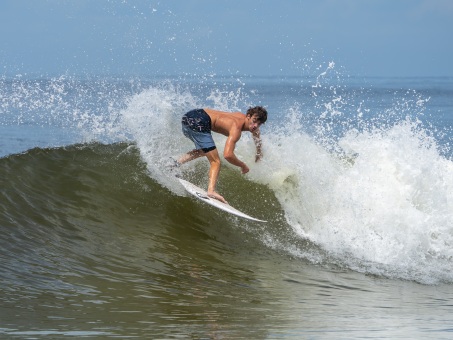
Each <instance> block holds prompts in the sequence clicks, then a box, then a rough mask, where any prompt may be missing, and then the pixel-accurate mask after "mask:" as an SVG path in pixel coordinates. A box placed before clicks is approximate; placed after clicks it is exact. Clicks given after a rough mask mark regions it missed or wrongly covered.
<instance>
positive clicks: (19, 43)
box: [0, 0, 453, 77]
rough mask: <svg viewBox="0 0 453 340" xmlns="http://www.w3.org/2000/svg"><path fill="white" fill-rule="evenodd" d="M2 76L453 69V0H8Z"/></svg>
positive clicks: (3, 14) (1, 4) (0, 6)
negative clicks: (329, 69)
mask: <svg viewBox="0 0 453 340" xmlns="http://www.w3.org/2000/svg"><path fill="white" fill-rule="evenodd" d="M0 28H1V31H2V34H1V35H0V46H1V47H0V67H1V68H2V70H0V74H3V75H8V76H16V75H20V74H34V75H52V76H56V75H62V74H75V75H78V74H96V75H134V76H155V75H163V76H169V75H206V76H211V75H236V74H237V75H258V76H307V75H313V74H319V69H322V68H323V67H325V66H326V65H329V64H330V65H333V64H334V65H335V67H336V69H337V70H341V72H342V73H343V74H345V75H348V76H362V77H366V76H370V77H374V76H378V77H379V76H383V77H415V76H449V77H452V76H453V43H452V37H453V1H451V0H159V1H154V0H148V1H144V0H135V1H133V0H0Z"/></svg>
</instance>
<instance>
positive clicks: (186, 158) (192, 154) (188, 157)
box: [178, 149, 205, 164]
mask: <svg viewBox="0 0 453 340" xmlns="http://www.w3.org/2000/svg"><path fill="white" fill-rule="evenodd" d="M204 155H205V153H204V151H203V150H201V149H200V150H197V149H194V150H192V151H189V152H188V153H186V154H184V155H182V156H181V157H179V159H178V163H179V164H184V163H187V162H190V161H193V160H194V159H197V158H200V157H202V156H204Z"/></svg>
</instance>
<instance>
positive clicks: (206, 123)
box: [181, 109, 216, 152]
mask: <svg viewBox="0 0 453 340" xmlns="http://www.w3.org/2000/svg"><path fill="white" fill-rule="evenodd" d="M181 124H182V133H183V134H184V136H186V137H187V138H189V139H190V140H191V141H192V142H193V143H194V144H195V147H196V149H197V150H200V149H201V150H203V152H209V151H211V150H214V149H215V148H216V146H215V143H214V139H212V135H211V117H209V115H208V114H207V113H206V111H205V110H203V109H195V110H192V111H189V112H187V113H186V114H185V115H184V116H182V121H181Z"/></svg>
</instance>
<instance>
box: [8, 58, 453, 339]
mask: <svg viewBox="0 0 453 340" xmlns="http://www.w3.org/2000/svg"><path fill="white" fill-rule="evenodd" d="M452 98H453V79H452V78H357V77H349V76H344V75H341V74H339V73H338V72H336V71H335V69H334V67H333V65H329V66H328V67H327V68H326V69H325V72H320V74H319V75H318V76H312V77H308V76H306V77H267V78H266V77H215V76H200V77H183V78H181V77H173V78H168V79H167V78H146V77H144V78H124V77H118V78H115V77H83V78H82V77H79V78H78V77H71V76H61V77H55V78H51V77H48V78H33V77H31V76H26V75H25V76H15V77H3V78H1V79H0V173H1V175H0V181H1V195H0V228H1V234H0V301H1V303H0V320H1V324H0V337H1V338H12V339H13V338H23V339H37V338H67V337H72V338H153V339H171V338H190V339H276V338H295V339H351V338H380V339H382V338H388V339H398V338H404V339H426V338H436V339H450V338H451V337H452V336H453V316H452V315H453V313H452V311H453V302H452V301H453V272H452V266H453V160H452V156H453V150H452V145H451V142H452V138H453V131H452V123H453V100H452ZM254 105H264V106H266V107H267V108H268V111H269V119H268V122H267V123H266V124H265V125H264V126H263V127H262V137H263V142H264V158H263V160H262V161H261V162H259V163H256V164H255V163H254V161H253V160H254V147H253V141H252V139H251V138H250V136H248V135H244V136H243V137H242V138H241V140H240V142H239V143H238V144H237V147H236V153H237V155H238V157H239V158H241V159H243V160H244V161H245V162H246V163H247V164H248V165H249V167H250V169H251V171H250V173H249V174H247V175H245V176H243V175H241V174H240V172H239V171H238V169H236V168H234V167H233V166H231V165H229V164H228V163H227V162H225V161H223V166H222V171H221V174H220V179H219V183H218V191H219V192H220V193H221V194H222V195H224V197H225V198H226V199H227V200H228V201H229V202H230V203H231V204H232V205H234V206H235V207H238V208H240V209H241V210H243V211H244V212H246V213H248V214H250V215H252V216H255V217H257V218H260V219H264V220H267V221H269V222H268V223H265V224H263V223H258V222H252V221H248V220H244V219H240V218H236V217H233V216H231V215H228V214H226V213H224V212H222V211H219V210H216V209H215V208H212V207H210V206H207V205H204V204H203V203H202V202H198V201H196V200H194V199H192V198H190V197H189V196H188V195H187V194H186V193H185V192H184V190H183V188H182V187H181V186H180V185H179V183H178V182H177V181H176V180H175V178H174V177H173V176H172V175H170V174H168V172H167V171H166V168H165V164H166V163H167V162H168V158H169V157H171V156H177V155H179V154H182V153H183V152H186V151H188V150H190V149H191V148H192V145H191V143H190V141H188V140H187V139H186V138H184V137H183V135H182V133H181V131H180V117H181V115H182V114H183V113H185V112H186V111H188V110H190V109H192V108H197V107H215V108H217V109H220V110H227V111H236V110H239V111H242V112H244V111H245V110H246V109H247V108H248V107H249V106H254ZM215 140H216V142H217V145H218V148H219V150H220V151H222V149H223V144H224V142H225V138H224V137H223V136H217V135H216V136H215ZM207 171H208V164H207V161H206V160H205V159H199V160H196V161H194V162H192V163H189V164H186V165H184V166H183V167H182V169H181V175H182V176H183V177H184V178H186V179H188V180H189V181H191V182H194V183H195V184H198V185H200V186H204V187H205V186H206V183H207Z"/></svg>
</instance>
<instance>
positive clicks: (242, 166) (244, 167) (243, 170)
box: [241, 162, 250, 175]
mask: <svg viewBox="0 0 453 340" xmlns="http://www.w3.org/2000/svg"><path fill="white" fill-rule="evenodd" d="M249 171H250V169H249V167H248V166H247V164H245V163H244V162H242V165H241V172H242V174H243V175H244V174H246V173H247V172H249Z"/></svg>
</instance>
